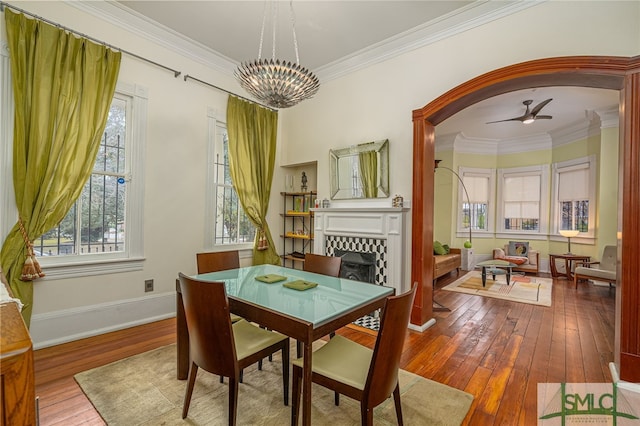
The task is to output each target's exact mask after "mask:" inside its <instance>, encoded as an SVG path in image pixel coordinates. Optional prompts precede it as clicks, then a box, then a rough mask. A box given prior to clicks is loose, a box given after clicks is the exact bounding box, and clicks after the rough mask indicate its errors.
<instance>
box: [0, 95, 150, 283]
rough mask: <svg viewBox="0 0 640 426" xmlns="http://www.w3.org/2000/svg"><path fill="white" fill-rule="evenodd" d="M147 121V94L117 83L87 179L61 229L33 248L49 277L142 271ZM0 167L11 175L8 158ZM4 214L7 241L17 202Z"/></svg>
mask: <svg viewBox="0 0 640 426" xmlns="http://www.w3.org/2000/svg"><path fill="white" fill-rule="evenodd" d="M3 90H6V87H4V88H3ZM3 99H7V97H3ZM10 103H11V107H12V104H13V102H12V101H11V102H10ZM4 106H5V105H3V107H4ZM11 111H12V112H13V108H11ZM11 115H12V114H11ZM146 116H147V93H146V89H144V88H142V87H139V86H136V85H130V84H122V83H118V84H117V86H116V93H115V94H114V97H113V100H112V103H111V107H110V110H109V116H108V119H107V125H106V127H105V132H104V134H103V136H102V140H101V142H100V148H99V151H98V154H97V158H96V163H95V165H94V168H93V171H92V174H91V177H90V178H89V180H88V181H87V183H86V184H85V186H84V188H83V190H82V193H81V195H80V197H79V198H78V200H77V201H76V203H75V204H74V206H73V207H72V208H71V210H70V211H69V212H68V214H67V215H66V217H65V218H64V219H63V220H62V221H61V222H60V224H59V225H58V226H56V227H55V228H53V229H51V230H49V231H48V232H46V233H45V234H44V235H42V236H41V237H40V238H37V239H36V240H35V241H34V242H33V243H34V250H35V253H36V256H38V257H39V259H38V260H39V262H40V264H41V266H42V267H43V268H45V272H46V274H47V276H48V277H67V276H83V275H91V274H96V273H105V271H106V272H111V271H113V272H125V271H132V270H139V269H141V267H142V265H141V262H140V261H141V260H142V257H143V240H142V238H143V229H142V221H143V217H144V216H143V215H144V213H143V190H144V182H143V178H144V163H143V155H142V154H143V153H144V145H145V139H146ZM2 118H3V122H4V121H5V118H6V117H5V116H4V115H3V117H2ZM7 122H11V123H12V122H13V118H12V117H11V119H10V121H7ZM9 133H11V132H6V133H3V135H2V136H3V137H2V141H1V143H2V144H3V152H6V153H11V151H12V137H9V136H7V137H5V135H8V134H9ZM0 161H1V164H2V167H3V168H5V169H9V170H11V168H12V166H11V162H12V155H5V156H3V158H2V160H0ZM0 186H1V187H2V190H3V191H4V190H5V189H7V190H10V192H11V193H12V194H13V179H8V180H7V179H3V182H2V183H1V184H0ZM9 188H10V189H9ZM2 209H3V211H2V213H3V215H6V216H5V217H10V218H11V219H10V220H9V219H7V220H5V221H4V222H3V223H2V224H1V225H2V228H3V229H2V235H6V234H7V233H8V232H9V229H10V228H7V226H8V223H9V222H10V221H12V222H13V223H15V221H17V209H16V207H15V202H12V203H6V204H4V205H3V207H2ZM14 218H15V221H14V220H13V219H14ZM125 260H126V262H122V261H125ZM97 265H98V266H97Z"/></svg>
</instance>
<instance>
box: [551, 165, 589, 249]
mask: <svg viewBox="0 0 640 426" xmlns="http://www.w3.org/2000/svg"><path fill="white" fill-rule="evenodd" d="M595 163H596V159H595V156H589V157H584V158H578V159H575V160H571V161H565V162H562V163H556V164H554V165H553V189H554V197H553V200H554V211H553V219H554V232H555V233H557V232H558V231H559V230H561V229H575V230H578V231H580V232H581V235H583V236H586V237H593V229H594V227H595V223H594V221H595V199H596V198H595V197H596V195H595V194H596V188H595V186H596V185H595V181H596V164H595Z"/></svg>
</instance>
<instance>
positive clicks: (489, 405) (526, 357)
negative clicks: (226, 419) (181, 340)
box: [35, 274, 615, 426]
mask: <svg viewBox="0 0 640 426" xmlns="http://www.w3.org/2000/svg"><path fill="white" fill-rule="evenodd" d="M455 279H456V277H455V274H451V275H450V276H448V277H446V278H444V279H440V280H439V282H438V286H437V287H438V289H437V290H436V298H437V300H438V301H439V302H440V303H442V304H443V305H445V306H447V307H449V308H450V309H451V311H450V312H436V313H435V317H436V320H437V321H436V324H435V325H434V326H433V327H431V328H429V329H428V330H426V331H425V332H424V333H417V332H413V331H409V334H408V336H407V340H406V344H405V350H404V354H403V357H402V368H404V369H405V370H408V371H411V372H413V373H416V374H419V375H421V376H424V377H426V378H429V379H432V380H436V381H439V382H442V383H446V384H448V385H450V386H453V387H456V388H458V389H462V390H465V391H466V392H469V393H471V394H473V395H474V396H475V399H474V402H473V405H472V407H471V410H470V412H469V415H468V416H467V418H466V419H465V424H470V425H491V424H495V425H509V424H521V425H534V424H536V422H537V413H536V405H537V384H538V383H546V382H556V383H557V382H610V381H611V377H610V374H609V367H608V364H609V362H611V361H613V340H614V314H615V289H609V288H608V287H597V286H593V285H587V284H584V283H583V284H581V285H579V287H578V290H575V289H574V288H573V285H572V284H571V283H568V282H567V281H565V280H563V279H559V280H555V281H554V286H553V305H552V307H543V306H534V305H527V304H521V303H513V302H508V301H504V300H499V299H489V298H484V297H479V296H471V295H466V294H461V293H453V292H449V291H442V290H440V288H441V287H443V286H445V285H447V284H448V283H450V282H452V281H454V280H455ZM338 334H342V335H344V336H347V337H349V338H350V339H353V340H356V341H358V342H360V343H362V344H364V345H368V346H372V345H373V343H374V339H375V337H374V336H372V335H371V333H364V332H361V331H358V330H357V329H354V328H350V327H349V328H343V329H341V330H339V332H338ZM173 342H175V319H169V320H164V321H159V322H156V323H153V324H147V325H143V326H139V327H134V328H131V329H127V330H123V331H118V332H114V333H109V334H105V335H102V336H98V337H94V338H89V339H83V340H80V341H76V342H71V343H67V344H63V345H59V346H55V347H51V348H45V349H41V350H38V351H36V352H35V374H36V394H37V395H38V396H39V398H40V424H41V425H43V426H46V425H65V426H68V425H103V424H105V423H104V422H103V421H102V419H101V418H100V416H99V414H98V413H97V412H96V411H95V409H94V408H93V406H92V405H91V403H90V402H89V401H88V400H87V398H86V397H85V396H84V394H83V393H82V390H81V389H80V388H79V387H78V385H77V384H76V382H75V380H74V379H73V375H74V374H76V373H78V372H80V371H84V370H87V369H90V368H93V367H97V366H100V365H104V364H108V363H110V362H113V361H115V360H118V359H122V358H126V357H128V356H131V355H134V354H136V353H141V352H145V351H148V350H151V349H154V348H157V347H160V346H164V345H167V344H170V343H173Z"/></svg>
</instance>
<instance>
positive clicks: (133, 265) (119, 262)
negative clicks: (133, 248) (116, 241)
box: [38, 257, 145, 280]
mask: <svg viewBox="0 0 640 426" xmlns="http://www.w3.org/2000/svg"><path fill="white" fill-rule="evenodd" d="M144 260H145V259H144V258H143V257H137V258H126V259H101V260H95V261H84V262H69V263H57V264H42V263H41V264H40V266H41V267H42V271H43V272H44V273H45V274H46V276H45V277H44V278H43V280H59V279H63V278H77V277H87V276H91V275H104V274H115V273H120V272H133V271H141V270H142V267H143V263H144ZM38 261H40V259H38ZM43 263H44V262H43Z"/></svg>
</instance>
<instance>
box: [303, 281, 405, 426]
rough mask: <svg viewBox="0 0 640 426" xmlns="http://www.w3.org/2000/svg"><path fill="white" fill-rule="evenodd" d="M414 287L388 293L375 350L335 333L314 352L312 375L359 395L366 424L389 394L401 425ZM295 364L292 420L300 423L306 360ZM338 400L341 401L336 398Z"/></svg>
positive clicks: (316, 380) (319, 381) (323, 383)
mask: <svg viewBox="0 0 640 426" xmlns="http://www.w3.org/2000/svg"><path fill="white" fill-rule="evenodd" d="M416 287H417V285H414V286H413V288H412V289H411V290H410V291H408V292H406V293H404V294H401V295H400V296H390V297H388V298H387V301H386V303H385V306H384V308H383V311H382V318H381V320H380V330H379V331H378V337H377V339H376V344H375V347H374V349H373V350H371V349H369V348H367V347H365V346H362V345H360V344H358V343H355V342H354V341H352V340H349V339H347V338H344V337H342V336H335V337H334V338H333V339H331V340H329V342H327V343H326V344H325V345H324V346H322V347H321V348H320V349H318V350H317V351H315V352H313V356H312V373H311V380H312V381H313V382H314V383H317V384H319V385H321V386H324V387H326V388H328V389H331V390H333V391H335V392H337V393H340V394H343V395H347V396H348V397H350V398H353V399H355V400H356V401H360V417H361V421H362V424H363V425H372V424H373V409H374V407H376V406H378V405H380V403H382V402H383V401H385V400H386V399H387V398H389V396H391V394H393V399H394V401H395V407H396V416H397V419H398V425H402V406H401V404H400V388H399V386H398V369H399V368H400V357H401V355H402V347H403V345H404V339H405V336H406V334H407V326H408V324H409V316H410V314H411V305H412V304H413V298H414V295H415V292H416ZM292 364H293V384H292V386H293V390H292V393H291V398H292V408H291V424H292V425H297V422H298V411H299V409H298V407H299V406H300V393H301V386H300V384H301V382H302V365H303V360H302V358H299V359H296V360H294V361H293V362H292ZM335 402H336V405H338V404H339V400H338V399H336V401H335Z"/></svg>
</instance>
